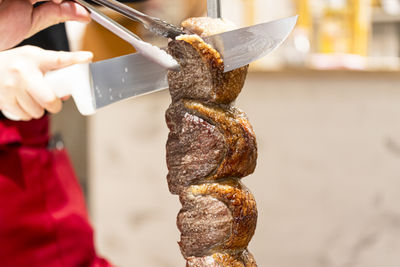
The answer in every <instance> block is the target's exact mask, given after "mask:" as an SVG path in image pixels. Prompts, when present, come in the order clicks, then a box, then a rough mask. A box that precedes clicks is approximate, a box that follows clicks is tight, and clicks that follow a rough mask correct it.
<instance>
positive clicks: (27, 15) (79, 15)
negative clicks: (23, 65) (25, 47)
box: [0, 0, 90, 51]
mask: <svg viewBox="0 0 400 267" xmlns="http://www.w3.org/2000/svg"><path fill="white" fill-rule="evenodd" d="M38 2H47V3H43V4H41V5H40V6H38V7H34V6H33V4H35V3H38ZM69 20H75V21H82V22H87V21H89V20H90V16H89V13H88V11H87V10H86V9H85V8H84V7H82V6H81V5H79V4H77V3H75V2H73V1H63V0H52V1H40V0H0V36H1V38H0V51H1V50H5V49H9V48H11V47H14V46H15V45H17V44H19V43H20V42H21V41H23V40H25V39H26V38H29V37H31V36H32V35H34V34H35V33H37V32H39V31H41V30H43V29H45V28H47V27H49V26H52V25H55V24H58V23H61V22H65V21H69Z"/></svg>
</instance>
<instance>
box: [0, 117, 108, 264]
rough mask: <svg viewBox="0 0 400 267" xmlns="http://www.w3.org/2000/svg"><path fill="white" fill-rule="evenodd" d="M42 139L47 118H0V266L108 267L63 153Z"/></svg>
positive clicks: (46, 135) (71, 170) (72, 173)
mask: <svg viewBox="0 0 400 267" xmlns="http://www.w3.org/2000/svg"><path fill="white" fill-rule="evenodd" d="M48 140H49V135H48V118H47V116H45V117H44V118H42V119H40V120H34V121H30V122H13V121H9V120H5V119H0V266H2V267H25V266H29V267H36V266H37V267H78V266H79V267H80V266H82V267H86V266H90V267H105V266H107V267H109V266H111V265H110V264H109V263H107V261H105V260H103V259H101V258H99V257H98V256H97V255H96V252H95V249H94V244H93V230H92V228H91V226H90V224H89V222H88V216H87V212H86V208H85V203H84V198H83V194H82V191H81V188H80V186H79V184H78V182H77V179H76V176H75V174H74V172H73V169H72V167H71V164H70V161H69V159H68V155H67V153H66V151H64V150H53V151H49V150H48V149H47V144H48Z"/></svg>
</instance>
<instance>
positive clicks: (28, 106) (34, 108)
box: [17, 92, 44, 119]
mask: <svg viewBox="0 0 400 267" xmlns="http://www.w3.org/2000/svg"><path fill="white" fill-rule="evenodd" d="M17 102H18V104H19V106H20V107H21V108H22V109H23V111H24V112H25V113H26V114H28V115H29V116H30V117H32V118H34V119H39V118H41V117H42V116H43V115H44V109H43V108H42V107H41V106H40V105H39V104H38V103H37V102H36V101H35V100H34V99H33V98H32V97H31V96H30V95H29V94H28V93H26V92H23V93H22V94H20V95H18V96H17Z"/></svg>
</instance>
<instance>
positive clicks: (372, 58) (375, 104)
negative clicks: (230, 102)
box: [53, 0, 400, 267]
mask: <svg viewBox="0 0 400 267" xmlns="http://www.w3.org/2000/svg"><path fill="white" fill-rule="evenodd" d="M222 4H223V16H224V17H225V18H227V19H229V20H232V21H234V22H235V23H236V24H237V25H239V26H246V25H252V24H255V23H260V22H266V21H270V20H273V19H278V18H282V17H287V16H291V15H294V14H299V15H300V17H299V22H298V25H297V27H296V29H295V30H294V32H293V34H292V35H291V36H290V38H289V40H288V41H287V42H286V43H285V44H284V46H282V47H281V48H279V49H278V50H276V51H275V52H273V53H272V54H271V55H269V56H267V57H266V58H264V59H262V60H261V61H259V62H256V63H254V64H253V65H252V66H251V69H250V73H249V76H248V79H247V82H246V85H245V88H244V89H243V91H242V94H241V95H240V96H239V98H238V100H237V103H236V105H237V106H238V107H239V108H241V109H243V110H244V111H245V112H246V113H247V114H248V116H249V118H250V121H251V122H252V124H253V126H254V129H255V131H256V134H257V137H258V145H259V158H258V166H257V169H256V171H255V173H254V174H253V175H251V176H248V177H246V178H244V179H243V182H244V183H245V184H246V185H247V186H248V187H249V188H250V189H251V190H252V192H253V193H254V195H255V197H256V199H257V203H258V210H259V220H258V227H257V231H256V234H255V236H254V238H253V241H252V242H251V244H250V250H251V251H252V252H253V253H254V255H255V257H256V259H257V262H258V264H259V266H263V267H264V266H266V267H267V266H274V267H378V266H379V267H398V266H400V86H399V85H400V75H399V74H400V73H399V71H400V61H399V52H400V47H399V45H400V40H399V36H400V34H399V31H400V1H399V0H374V1H372V0H371V1H370V0H280V1H276V0H222ZM133 6H134V7H135V8H138V9H140V10H142V11H144V12H147V13H149V14H151V15H154V16H158V17H160V18H162V19H165V20H167V21H170V22H172V23H174V24H176V25H178V24H179V23H180V22H181V21H182V20H183V19H185V18H187V17H192V16H202V15H205V14H206V1H201V0H196V1H195V0H190V1H189V0H149V1H143V2H141V3H136V4H133ZM109 15H110V16H113V17H114V18H116V19H117V20H118V21H119V22H120V23H122V24H124V25H125V26H127V27H128V28H129V29H131V30H132V31H135V32H137V33H138V34H139V35H141V36H142V37H143V38H144V39H146V40H148V41H151V42H152V43H154V44H157V45H160V46H163V45H165V40H160V39H157V38H154V36H152V35H151V34H149V33H148V32H146V31H145V30H143V28H142V27H141V26H139V25H137V24H135V23H132V22H129V21H127V20H125V19H124V18H122V17H119V16H116V15H115V14H112V13H109ZM67 27H68V32H69V37H70V41H71V46H72V47H73V49H75V50H80V49H86V50H91V51H94V52H95V56H96V60H100V59H105V58H110V57H114V56H118V55H123V54H127V53H131V52H133V49H131V48H130V47H129V45H127V44H125V43H124V42H123V41H121V40H119V39H118V38H117V37H114V36H113V35H112V34H110V33H108V32H106V31H104V30H102V29H101V27H100V26H98V25H96V24H95V23H90V24H88V25H81V24H76V23H69V24H68V25H67ZM169 104H170V97H169V94H168V92H167V91H163V92H159V93H155V94H151V95H148V96H144V97H140V98H137V99H131V100H128V101H125V102H122V103H118V104H115V105H112V106H110V107H108V108H105V109H103V110H101V111H99V112H98V113H97V114H96V115H94V116H91V117H83V116H81V115H80V114H79V113H77V111H76V108H75V106H74V103H73V101H69V102H67V103H66V105H65V109H64V110H63V112H62V113H60V114H58V115H56V116H54V117H53V132H54V133H60V134H61V135H62V136H63V139H64V141H65V145H66V146H67V148H68V149H69V152H70V154H71V156H72V159H73V163H74V166H75V168H76V170H77V173H78V176H79V178H80V180H81V183H82V185H83V187H84V190H85V192H86V196H87V200H88V206H89V210H90V213H91V217H92V222H93V224H94V227H95V230H96V243H97V246H98V248H99V250H100V253H102V254H103V255H104V256H105V257H107V258H108V259H110V260H111V261H113V262H114V263H115V264H117V265H118V266H122V267H131V266H160V267H176V266H184V260H183V258H182V256H181V254H180V251H179V248H178V245H177V243H176V242H177V241H178V240H179V232H178V230H177V229H176V225H175V223H176V215H177V213H178V211H179V209H180V204H179V200H178V197H176V196H173V195H171V194H170V193H169V191H168V188H167V181H166V174H167V168H166V163H165V143H166V140H167V134H168V129H167V127H166V125H165V121H164V112H165V110H166V109H167V107H168V105H169Z"/></svg>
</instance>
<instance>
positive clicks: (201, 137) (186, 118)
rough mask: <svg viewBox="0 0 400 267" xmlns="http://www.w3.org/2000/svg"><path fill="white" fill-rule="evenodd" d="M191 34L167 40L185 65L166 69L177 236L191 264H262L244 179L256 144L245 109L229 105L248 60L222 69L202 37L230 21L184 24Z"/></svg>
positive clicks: (194, 20)
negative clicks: (254, 246) (253, 246)
mask: <svg viewBox="0 0 400 267" xmlns="http://www.w3.org/2000/svg"><path fill="white" fill-rule="evenodd" d="M182 25H183V26H184V27H185V28H186V29H188V30H190V32H192V33H197V34H199V35H200V37H199V36H198V35H184V36H180V37H178V38H177V40H173V41H171V42H170V43H169V46H168V52H169V53H170V54H171V55H172V56H173V57H174V58H175V59H176V60H177V61H178V62H179V64H180V65H181V70H180V71H178V72H172V71H171V72H169V74H168V82H169V86H170V93H171V97H172V104H171V105H170V107H169V109H168V110H167V112H166V121H167V124H168V128H169V129H170V133H169V137H168V142H167V165H168V170H169V173H168V177H167V179H168V185H169V189H170V191H171V193H173V194H176V195H179V198H180V201H181V203H182V206H183V207H182V209H181V211H180V212H179V215H178V218H177V225H178V228H179V230H180V232H181V240H180V242H179V245H180V248H181V251H182V254H183V256H184V257H185V259H186V261H187V266H189V267H212V266H215V267H217V266H218V267H220V266H225V267H229V266H232V267H234V266H235V267H236V266H237V267H239V266H243V267H254V266H257V265H256V263H255V260H254V258H253V256H252V255H251V253H250V252H249V251H248V250H247V246H248V244H249V242H250V240H251V238H252V236H253V234H254V231H255V228H256V223H257V208H256V203H255V200H254V197H253V195H252V194H251V193H250V191H249V190H248V189H247V188H246V187H245V186H244V185H243V184H242V183H241V181H240V178H243V177H245V176H247V175H249V174H251V173H253V171H254V169H255V166H256V160H257V144H256V139H255V135H254V132H253V129H252V127H251V125H250V123H249V121H248V119H247V117H246V115H245V114H244V113H243V112H242V111H240V110H239V109H237V108H235V107H233V106H232V102H233V101H234V100H235V99H236V98H237V96H238V95H239V93H240V91H241V90H242V88H243V85H244V81H245V78H246V75H247V69H248V66H246V67H243V68H240V69H236V70H233V71H231V72H227V73H224V63H223V60H222V58H221V56H220V54H219V53H218V52H217V51H216V50H215V49H213V48H212V47H211V46H210V45H208V44H206V43H205V42H204V41H203V40H202V39H201V36H205V35H210V34H215V33H219V32H222V31H225V30H228V29H231V28H232V25H230V24H228V23H226V22H224V21H222V20H215V19H210V18H192V19H189V20H187V21H185V22H183V23H182Z"/></svg>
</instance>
